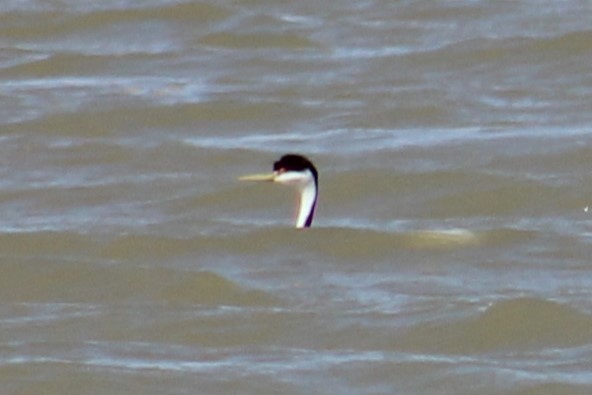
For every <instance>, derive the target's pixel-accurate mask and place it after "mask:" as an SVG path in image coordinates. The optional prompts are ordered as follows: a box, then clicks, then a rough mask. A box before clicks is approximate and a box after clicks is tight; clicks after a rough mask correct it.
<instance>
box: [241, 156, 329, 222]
mask: <svg viewBox="0 0 592 395" xmlns="http://www.w3.org/2000/svg"><path fill="white" fill-rule="evenodd" d="M240 179H241V180H243V181H271V182H277V183H280V184H284V185H290V186H293V187H296V188H297V190H298V192H299V193H300V200H299V204H298V216H297V217H296V227H297V228H308V227H310V226H311V225H312V220H313V218H314V213H315V210H316V206H317V200H318V194H319V174H318V171H317V169H316V167H315V166H314V165H313V164H312V162H311V161H310V160H309V159H308V158H306V157H305V156H303V155H298V154H286V155H284V156H282V157H281V158H280V159H279V160H277V161H276V162H275V163H274V164H273V173H270V174H254V175H250V176H244V177H241V178H240Z"/></svg>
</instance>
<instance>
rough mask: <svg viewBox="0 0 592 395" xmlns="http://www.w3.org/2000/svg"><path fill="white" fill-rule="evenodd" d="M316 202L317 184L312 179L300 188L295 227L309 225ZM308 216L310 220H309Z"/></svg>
mask: <svg viewBox="0 0 592 395" xmlns="http://www.w3.org/2000/svg"><path fill="white" fill-rule="evenodd" d="M316 203H317V186H316V185H315V182H314V180H313V181H311V182H309V183H307V184H306V185H304V186H303V187H301V188H300V208H299V209H298V217H296V227H297V228H304V227H306V226H307V221H308V226H310V222H312V217H313V216H314V210H315V208H316ZM309 218H310V220H309Z"/></svg>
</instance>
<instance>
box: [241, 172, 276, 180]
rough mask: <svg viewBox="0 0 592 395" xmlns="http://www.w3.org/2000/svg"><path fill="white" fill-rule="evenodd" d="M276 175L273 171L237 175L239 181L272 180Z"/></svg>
mask: <svg viewBox="0 0 592 395" xmlns="http://www.w3.org/2000/svg"><path fill="white" fill-rule="evenodd" d="M275 177H276V174H275V173H266V174H251V175H248V176H242V177H239V180H240V181H273V180H274V179H275Z"/></svg>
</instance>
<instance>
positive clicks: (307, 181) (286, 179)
mask: <svg viewBox="0 0 592 395" xmlns="http://www.w3.org/2000/svg"><path fill="white" fill-rule="evenodd" d="M274 181H275V182H277V183H280V184H284V185H290V186H293V187H296V189H298V192H300V206H299V207H298V216H297V217H296V227H297V228H306V227H307V226H310V224H311V222H312V217H313V216H314V211H315V208H316V204H317V193H318V191H317V183H316V180H315V177H314V175H313V174H312V172H311V171H310V170H308V169H306V170H303V171H286V172H281V173H278V174H277V175H276V176H275V178H274Z"/></svg>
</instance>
